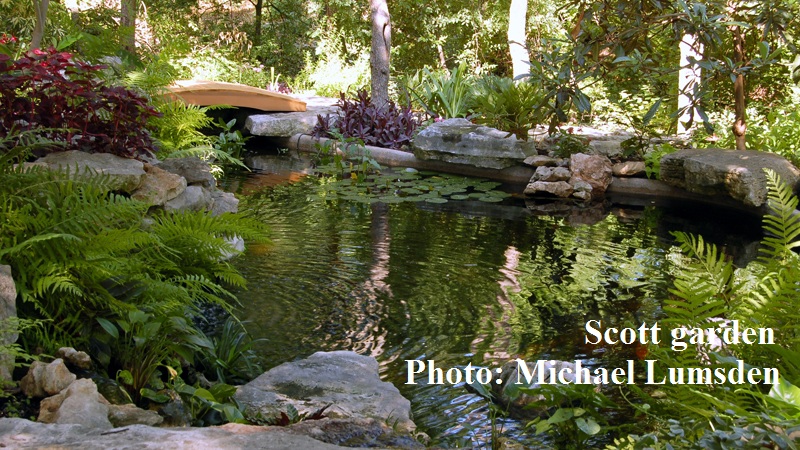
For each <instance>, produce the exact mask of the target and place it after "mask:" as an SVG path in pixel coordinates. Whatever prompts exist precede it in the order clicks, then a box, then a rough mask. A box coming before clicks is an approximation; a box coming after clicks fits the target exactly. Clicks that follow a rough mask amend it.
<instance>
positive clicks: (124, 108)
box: [0, 48, 159, 158]
mask: <svg viewBox="0 0 800 450" xmlns="http://www.w3.org/2000/svg"><path fill="white" fill-rule="evenodd" d="M103 67H104V66H99V65H91V64H88V63H85V62H81V61H76V60H74V59H73V58H72V55H70V54H69V53H65V52H57V51H56V50H55V49H52V48H51V49H50V50H48V51H46V52H43V51H40V50H34V51H33V52H28V53H27V54H26V55H24V56H23V57H22V58H20V59H18V60H16V61H11V58H10V57H9V56H7V55H5V54H0V137H7V136H9V135H10V133H11V132H12V130H21V131H26V130H36V132H37V133H41V134H42V137H45V138H47V139H49V140H52V141H55V142H58V143H62V144H64V146H65V149H66V150H70V149H76V150H84V151H88V152H92V153H97V152H101V153H113V154H115V155H118V156H123V157H127V158H135V157H139V156H144V155H150V154H151V148H152V146H153V140H152V139H151V137H150V135H149V134H148V132H147V130H146V128H145V127H146V125H147V121H148V119H149V118H150V117H154V116H157V115H158V114H159V113H158V112H157V111H156V110H155V109H153V108H152V107H151V106H149V105H148V104H147V100H146V99H145V98H144V97H142V96H140V95H138V94H136V93H134V92H133V91H131V90H129V89H126V88H123V87H119V86H106V85H105V84H104V82H103V81H100V80H99V79H98V78H97V77H98V71H99V70H101V69H102V68H103ZM39 130H40V131H39Z"/></svg>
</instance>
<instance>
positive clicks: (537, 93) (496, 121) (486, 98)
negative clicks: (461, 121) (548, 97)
mask: <svg viewBox="0 0 800 450" xmlns="http://www.w3.org/2000/svg"><path fill="white" fill-rule="evenodd" d="M543 98H544V96H543V95H542V92H541V90H540V89H539V88H538V87H537V86H536V85H535V84H533V83H514V81H513V80H512V79H510V78H500V77H494V76H489V77H485V78H483V79H481V80H480V82H478V85H477V86H476V89H475V96H474V97H473V100H472V104H471V107H472V110H473V112H474V113H475V115H476V116H475V118H474V120H475V121H476V122H478V123H482V124H484V125H487V126H490V127H492V128H497V129H499V130H503V131H509V132H511V133H514V135H515V136H516V137H517V138H518V139H524V140H526V141H527V140H528V130H530V129H531V128H534V127H535V126H536V125H538V124H541V123H543V122H544V121H545V117H544V116H543V115H542V113H541V104H542V102H543Z"/></svg>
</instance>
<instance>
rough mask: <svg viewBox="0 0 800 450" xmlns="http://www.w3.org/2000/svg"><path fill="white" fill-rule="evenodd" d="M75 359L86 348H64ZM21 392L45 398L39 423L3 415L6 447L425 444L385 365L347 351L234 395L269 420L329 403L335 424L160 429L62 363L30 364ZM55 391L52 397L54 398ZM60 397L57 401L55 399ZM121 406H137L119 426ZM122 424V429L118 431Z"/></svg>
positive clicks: (1, 441)
mask: <svg viewBox="0 0 800 450" xmlns="http://www.w3.org/2000/svg"><path fill="white" fill-rule="evenodd" d="M63 353H64V355H65V357H67V356H66V355H69V360H70V361H72V362H75V361H83V360H85V358H81V356H82V355H80V352H74V351H73V352H69V351H65V352H63ZM26 378H27V380H26V381H25V382H24V383H23V386H24V389H26V390H28V391H30V392H32V393H36V394H39V395H41V396H46V395H51V396H50V397H47V398H45V399H44V400H43V401H42V409H41V411H40V415H39V422H31V421H28V420H24V419H0V446H3V447H9V448H42V447H52V446H58V447H59V448H82V449H87V448H88V449H95V448H96V449H109V448H130V445H131V442H135V443H136V448H163V445H164V442H169V445H170V448H187V449H196V448H215V449H245V448H247V449H251V448H252V449H260V448H263V449H273V448H274V449H278V448H303V449H336V448H347V447H361V446H369V447H392V448H422V444H420V443H419V442H418V441H416V440H415V439H414V438H413V437H412V436H411V433H412V432H413V431H414V429H415V428H416V426H415V425H414V422H413V421H412V420H411V417H410V402H409V401H408V400H407V399H405V398H403V397H402V396H401V395H400V393H399V391H398V390H397V388H396V387H394V386H393V385H392V384H391V383H386V382H383V381H381V380H380V377H379V375H378V362H377V361H376V360H375V359H374V358H372V357H368V356H362V355H358V354H356V353H354V352H349V351H337V352H329V353H326V352H318V353H315V354H314V355H311V356H310V357H309V358H307V359H303V360H299V361H294V362H289V363H285V364H282V365H280V366H278V367H276V368H273V369H272V370H270V371H267V372H266V373H264V374H263V375H262V376H260V377H259V378H257V379H255V380H253V381H252V382H250V383H248V384H246V385H244V386H240V387H239V391H238V392H237V394H236V398H237V400H238V401H239V403H240V405H241V406H242V408H243V409H245V410H247V411H248V412H249V413H255V412H261V413H262V416H263V417H272V415H273V414H275V413H278V412H280V411H286V408H288V407H289V405H291V406H292V407H294V408H295V409H296V410H298V411H299V412H300V414H301V416H303V414H304V413H307V412H310V411H312V410H314V409H319V405H323V406H327V408H326V410H325V413H326V414H327V416H328V417H329V418H324V419H320V420H305V421H301V422H298V423H295V424H293V425H291V426H288V427H275V426H253V425H239V424H227V425H224V426H219V427H207V428H188V427H182V428H159V427H153V426H147V425H142V423H145V424H148V425H158V424H159V423H161V420H153V418H154V417H151V416H155V419H160V418H161V417H160V416H159V415H158V414H157V413H155V412H154V411H146V410H142V409H139V408H135V407H133V406H132V405H111V404H110V403H109V402H108V401H106V400H105V398H104V397H103V396H102V395H101V394H99V393H98V391H97V387H96V386H95V383H94V382H93V381H92V380H91V379H88V378H83V379H78V380H76V379H75V375H74V374H72V373H70V372H69V370H67V367H66V365H65V363H64V361H63V360H61V359H56V360H55V361H53V362H52V363H49V364H45V363H38V364H36V366H35V367H32V368H31V371H30V372H29V375H27V376H26ZM54 393H55V394H54ZM58 400H60V401H58ZM119 409H131V410H138V412H137V414H128V417H134V416H135V417H136V418H139V419H130V420H127V421H120V420H119V419H118V418H116V419H115V417H114V416H113V415H112V412H113V411H115V410H119ZM114 427H116V428H114Z"/></svg>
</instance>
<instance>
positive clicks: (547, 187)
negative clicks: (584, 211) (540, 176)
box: [523, 181, 573, 198]
mask: <svg viewBox="0 0 800 450" xmlns="http://www.w3.org/2000/svg"><path fill="white" fill-rule="evenodd" d="M572 192H573V189H572V185H570V184H569V183H567V182H566V181H534V182H531V183H528V185H527V186H526V187H525V191H524V192H523V193H524V194H525V195H538V194H541V193H546V194H550V195H555V196H556V197H561V198H567V197H569V196H570V195H572Z"/></svg>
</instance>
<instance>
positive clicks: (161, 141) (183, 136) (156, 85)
mask: <svg viewBox="0 0 800 450" xmlns="http://www.w3.org/2000/svg"><path fill="white" fill-rule="evenodd" d="M174 81H175V70H174V69H173V68H172V66H170V65H169V64H165V63H160V64H159V63H156V64H152V65H150V66H148V67H147V68H145V69H144V70H143V71H140V72H130V73H128V74H127V75H126V78H125V82H126V84H127V85H128V86H131V87H134V88H137V89H140V90H142V91H144V92H146V93H147V95H148V96H149V98H150V103H151V104H152V105H153V107H154V108H155V109H156V110H157V111H158V112H160V113H161V115H160V116H159V117H152V118H150V120H149V121H148V127H149V128H150V129H152V130H153V137H154V139H155V141H156V143H157V145H158V148H159V149H158V152H157V153H156V156H157V157H158V158H159V159H162V160H163V159H167V158H185V157H187V156H196V157H199V158H200V159H202V160H203V161H206V162H209V163H211V164H212V171H213V172H214V173H216V174H221V173H222V167H223V166H232V167H239V168H246V167H245V165H244V163H243V162H242V160H241V159H240V158H239V157H238V155H234V154H232V153H231V152H228V151H226V150H225V146H223V145H218V139H219V138H218V137H217V136H209V135H206V134H204V133H203V130H208V129H210V128H212V127H213V125H214V122H213V120H212V118H211V117H209V115H208V113H209V111H212V110H214V109H222V108H226V106H197V105H191V104H188V103H185V102H184V101H182V100H181V99H177V98H175V97H174V95H170V93H169V91H168V89H167V86H169V85H171V84H172V83H173V82H174Z"/></svg>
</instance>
